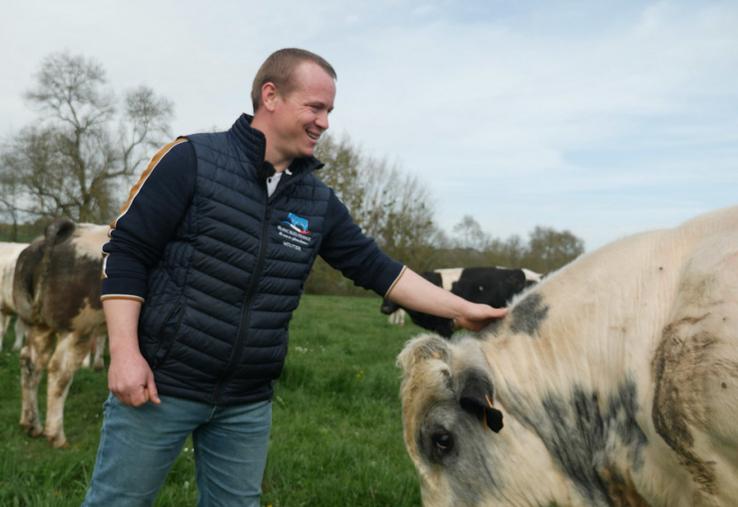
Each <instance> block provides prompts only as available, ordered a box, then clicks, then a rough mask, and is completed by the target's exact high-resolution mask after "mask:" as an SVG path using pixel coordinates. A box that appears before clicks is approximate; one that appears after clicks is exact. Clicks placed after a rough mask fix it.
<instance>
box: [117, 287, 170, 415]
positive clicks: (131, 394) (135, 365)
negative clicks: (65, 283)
mask: <svg viewBox="0 0 738 507" xmlns="http://www.w3.org/2000/svg"><path fill="white" fill-rule="evenodd" d="M103 310H104V311H105V320H106V321H107V323H108V336H109V340H108V343H109V347H110V367H109V368H108V389H110V391H111V392H112V393H113V394H114V395H115V396H116V397H117V398H118V399H119V400H120V401H121V403H123V404H124V405H130V406H132V407H138V406H140V405H143V404H144V403H146V402H147V401H150V402H152V403H156V404H157V405H158V404H159V403H161V401H160V400H159V393H158V392H157V390H156V384H155V383H154V373H153V372H152V371H151V368H149V363H147V362H146V359H144V357H143V356H142V355H141V350H140V349H139V348H138V317H139V314H140V313H141V303H140V302H139V301H135V300H131V299H106V300H104V301H103Z"/></svg>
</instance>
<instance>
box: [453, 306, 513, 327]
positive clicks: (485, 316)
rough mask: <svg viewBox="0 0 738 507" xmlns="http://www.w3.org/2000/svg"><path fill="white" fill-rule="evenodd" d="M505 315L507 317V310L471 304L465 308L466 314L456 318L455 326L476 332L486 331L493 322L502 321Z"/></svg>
mask: <svg viewBox="0 0 738 507" xmlns="http://www.w3.org/2000/svg"><path fill="white" fill-rule="evenodd" d="M505 315H507V309H506V308H493V307H491V306H489V305H481V304H476V303H469V304H468V305H466V306H465V309H464V313H463V314H462V315H459V316H458V317H455V318H454V325H455V326H457V327H463V328H464V329H468V330H469V331H475V332H476V331H481V330H482V329H484V327H485V326H487V325H488V324H490V323H491V322H492V321H493V320H496V319H501V318H502V317H504V316H505Z"/></svg>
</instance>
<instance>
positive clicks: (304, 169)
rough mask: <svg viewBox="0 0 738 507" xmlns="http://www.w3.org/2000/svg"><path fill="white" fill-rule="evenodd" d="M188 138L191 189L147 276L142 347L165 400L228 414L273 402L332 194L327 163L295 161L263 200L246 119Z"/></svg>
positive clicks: (255, 138) (258, 154)
mask: <svg viewBox="0 0 738 507" xmlns="http://www.w3.org/2000/svg"><path fill="white" fill-rule="evenodd" d="M187 138H188V139H189V140H190V142H191V143H192V145H193V148H194V150H195V154H196V156H197V182H196V185H195V192H194V196H193V199H192V202H191V204H190V208H189V210H188V212H187V214H186V216H185V219H184V220H183V222H182V223H181V224H180V226H179V228H178V230H177V231H176V233H175V235H174V237H173V238H172V239H171V240H170V242H169V243H168V245H167V247H166V249H165V251H164V255H163V257H162V259H161V261H160V262H159V264H158V265H157V266H156V268H155V269H154V270H153V271H152V273H151V274H150V276H149V293H148V294H147V298H146V303H145V304H144V307H143V309H142V314H141V318H140V319H139V337H140V343H141V350H142V351H143V353H144V356H145V357H146V359H147V360H148V361H149V363H150V364H151V366H152V369H153V370H154V375H155V380H156V384H157V387H158V389H159V392H160V393H161V394H165V395H171V396H178V397H181V398H187V399H192V400H196V401H202V402H206V403H217V404H224V405H229V404H237V403H248V402H254V401H259V400H265V399H269V398H271V396H272V381H273V380H274V379H276V378H277V377H278V376H279V374H280V372H281V371H282V366H283V364H284V359H285V354H286V352H287V326H288V323H289V321H290V318H291V316H292V312H293V311H294V310H295V308H297V305H298V302H299V298H300V295H301V294H302V290H303V285H304V283H305V279H306V278H307V276H308V273H309V271H310V268H311V266H312V264H313V261H314V260H315V256H316V255H317V253H318V249H319V247H320V243H321V237H322V231H323V225H324V222H325V215H326V210H327V207H328V200H329V196H330V190H329V188H328V187H326V186H325V185H324V184H323V183H322V182H321V181H320V180H318V179H317V178H316V177H315V176H314V175H313V174H312V171H313V170H315V169H317V168H319V167H320V163H319V162H318V161H317V160H316V159H314V158H309V159H299V160H296V161H295V162H294V163H293V165H292V166H291V167H290V171H291V173H292V174H291V175H290V174H284V175H283V176H282V179H281V181H280V184H279V186H278V187H277V190H276V191H275V192H274V194H273V195H272V196H271V197H269V198H267V193H266V186H265V183H264V174H263V169H262V163H263V157H264V147H265V142H264V136H263V135H262V134H261V133H260V132H258V131H256V130H254V129H252V128H251V127H250V125H249V118H248V117H247V116H245V115H242V116H241V117H240V118H239V119H238V120H237V121H236V123H235V124H234V125H233V127H232V128H231V129H230V130H228V131H226V132H219V133H213V134H195V135H192V136H187Z"/></svg>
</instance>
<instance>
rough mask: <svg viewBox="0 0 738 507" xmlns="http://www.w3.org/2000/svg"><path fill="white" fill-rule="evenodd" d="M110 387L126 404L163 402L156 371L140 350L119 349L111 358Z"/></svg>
mask: <svg viewBox="0 0 738 507" xmlns="http://www.w3.org/2000/svg"><path fill="white" fill-rule="evenodd" d="M108 389H110V391H111V392H112V393H113V394H114V395H115V396H117V397H118V399H119V400H120V401H121V403H123V404H124V405H130V406H132V407H138V406H141V405H143V404H144V403H146V402H147V401H150V402H152V403H155V404H157V405H158V404H159V403H161V400H160V399H159V393H158V392H157V390H156V384H155V383H154V373H153V372H152V371H151V368H149V363H147V362H146V360H145V359H144V358H143V356H142V355H141V353H140V352H139V351H138V350H130V351H127V352H125V353H124V352H123V351H118V353H117V354H116V355H115V356H113V357H111V358H110V367H109V368H108Z"/></svg>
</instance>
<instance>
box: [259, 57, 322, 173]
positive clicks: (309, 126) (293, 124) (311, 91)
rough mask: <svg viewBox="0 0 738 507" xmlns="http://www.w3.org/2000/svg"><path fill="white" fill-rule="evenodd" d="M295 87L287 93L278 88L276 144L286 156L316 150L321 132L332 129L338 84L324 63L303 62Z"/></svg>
mask: <svg viewBox="0 0 738 507" xmlns="http://www.w3.org/2000/svg"><path fill="white" fill-rule="evenodd" d="M293 79H294V85H295V86H294V89H293V90H292V92H290V93H289V94H287V95H282V94H280V93H279V90H278V91H277V94H278V96H277V100H276V104H275V110H274V124H275V130H274V134H275V136H274V138H273V139H270V142H273V143H274V145H273V147H274V148H275V149H276V150H277V151H278V152H280V153H281V154H282V155H283V156H284V157H285V158H289V159H293V158H297V157H307V156H310V155H312V154H313V150H314V149H315V145H316V143H317V142H318V138H320V135H321V134H322V133H323V132H325V131H326V130H327V129H328V114H329V113H330V112H331V111H332V110H333V100H334V99H335V97H336V85H335V83H334V82H333V78H331V76H330V75H328V73H326V72H325V71H324V70H323V69H322V68H321V67H320V66H318V65H316V64H314V63H312V62H305V63H302V64H301V65H300V66H299V67H297V69H295V75H294V76H293Z"/></svg>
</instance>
